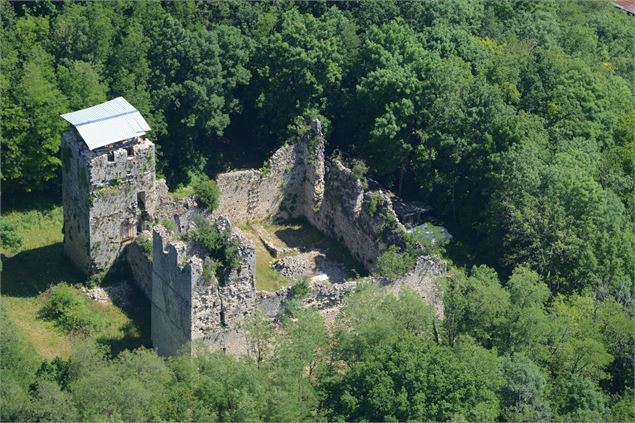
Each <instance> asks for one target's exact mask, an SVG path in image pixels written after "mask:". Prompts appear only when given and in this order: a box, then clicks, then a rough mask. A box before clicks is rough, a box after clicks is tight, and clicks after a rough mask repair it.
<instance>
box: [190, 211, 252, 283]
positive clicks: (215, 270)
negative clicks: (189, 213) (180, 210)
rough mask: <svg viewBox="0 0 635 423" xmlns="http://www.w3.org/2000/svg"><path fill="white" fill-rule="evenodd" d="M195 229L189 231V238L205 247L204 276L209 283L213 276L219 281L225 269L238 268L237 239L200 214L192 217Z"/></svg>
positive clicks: (221, 279)
mask: <svg viewBox="0 0 635 423" xmlns="http://www.w3.org/2000/svg"><path fill="white" fill-rule="evenodd" d="M194 223H195V224H196V229H195V230H194V231H193V232H192V233H191V235H190V236H191V239H192V241H194V242H195V243H197V244H198V245H200V246H201V247H203V248H204V249H205V252H206V253H207V254H208V256H209V257H206V259H205V262H204V275H203V276H204V278H205V280H206V282H207V283H210V282H211V281H212V279H213V276H216V277H217V278H218V279H219V280H220V281H221V282H222V281H223V274H224V273H225V272H226V271H231V270H235V269H238V267H240V259H239V258H238V241H237V240H235V239H233V238H232V237H231V235H230V234H229V233H223V232H221V231H220V230H219V229H218V228H217V227H216V226H215V225H212V224H211V223H210V222H209V221H208V220H207V219H205V218H204V217H203V216H201V215H197V216H196V217H195V219H194Z"/></svg>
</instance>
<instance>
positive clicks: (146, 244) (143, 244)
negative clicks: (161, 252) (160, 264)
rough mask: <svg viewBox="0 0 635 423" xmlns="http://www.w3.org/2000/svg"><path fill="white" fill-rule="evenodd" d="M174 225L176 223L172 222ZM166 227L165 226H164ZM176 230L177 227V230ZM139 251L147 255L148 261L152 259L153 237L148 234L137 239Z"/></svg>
mask: <svg viewBox="0 0 635 423" xmlns="http://www.w3.org/2000/svg"><path fill="white" fill-rule="evenodd" d="M172 223H173V224H174V222H172ZM164 226H165V225H164ZM174 229H176V225H175V228H174ZM136 242H137V245H138V246H139V249H140V250H141V251H142V252H143V254H145V256H146V257H147V258H148V259H150V260H151V259H152V237H151V236H149V235H147V234H145V233H144V234H142V235H140V236H138V237H137V239H136Z"/></svg>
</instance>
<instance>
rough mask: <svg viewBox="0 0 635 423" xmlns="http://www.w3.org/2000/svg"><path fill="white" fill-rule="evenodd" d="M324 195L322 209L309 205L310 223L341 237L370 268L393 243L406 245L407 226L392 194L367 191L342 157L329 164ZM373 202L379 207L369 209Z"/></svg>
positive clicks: (306, 213)
mask: <svg viewBox="0 0 635 423" xmlns="http://www.w3.org/2000/svg"><path fill="white" fill-rule="evenodd" d="M325 170H326V172H325V181H324V196H323V199H322V201H321V204H320V206H319V208H315V207H312V208H308V209H307V210H306V211H305V215H306V217H307V219H308V220H309V222H311V224H312V225H313V226H315V227H316V228H318V229H319V230H320V231H322V232H323V233H326V234H327V235H330V236H331V237H333V238H335V239H338V240H339V241H340V242H342V243H343V244H344V245H345V246H346V248H347V249H348V250H349V252H350V253H351V254H352V255H353V256H354V257H355V258H357V259H358V260H359V261H360V262H361V263H362V264H363V265H364V266H365V267H366V268H367V269H368V270H373V269H374V267H375V264H376V261H377V258H378V257H379V256H380V255H381V254H382V252H383V251H384V249H385V248H386V246H387V245H389V244H402V243H403V237H404V235H405V233H406V229H405V228H404V227H403V225H401V224H400V223H399V220H398V219H397V215H396V214H395V212H394V211H393V209H392V203H391V201H390V199H389V198H388V196H387V195H386V194H385V193H383V192H381V191H372V192H369V191H364V189H363V188H362V184H361V182H360V181H359V180H357V179H356V178H355V176H354V175H353V173H352V172H351V170H350V169H348V168H347V167H345V166H344V165H343V164H342V163H341V162H339V161H338V160H331V161H329V162H327V163H326V166H325ZM371 201H374V203H375V210H373V211H372V212H371V211H370V210H369V204H370V202H371Z"/></svg>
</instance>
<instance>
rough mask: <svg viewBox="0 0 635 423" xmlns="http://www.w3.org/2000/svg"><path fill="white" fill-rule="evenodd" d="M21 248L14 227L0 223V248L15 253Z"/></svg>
mask: <svg viewBox="0 0 635 423" xmlns="http://www.w3.org/2000/svg"><path fill="white" fill-rule="evenodd" d="M21 246H22V238H21V237H20V235H18V232H17V230H16V227H15V225H12V224H10V223H7V222H0V247H2V248H6V249H7V250H9V251H11V252H13V253H14V252H16V251H18V250H19V249H20V247H21Z"/></svg>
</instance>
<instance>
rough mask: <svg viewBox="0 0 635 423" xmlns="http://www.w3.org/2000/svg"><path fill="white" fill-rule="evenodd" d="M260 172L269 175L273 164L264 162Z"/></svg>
mask: <svg viewBox="0 0 635 423" xmlns="http://www.w3.org/2000/svg"><path fill="white" fill-rule="evenodd" d="M260 173H262V174H263V175H265V176H267V175H269V174H270V173H271V166H270V165H269V162H268V161H267V162H264V163H263V165H262V166H260Z"/></svg>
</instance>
